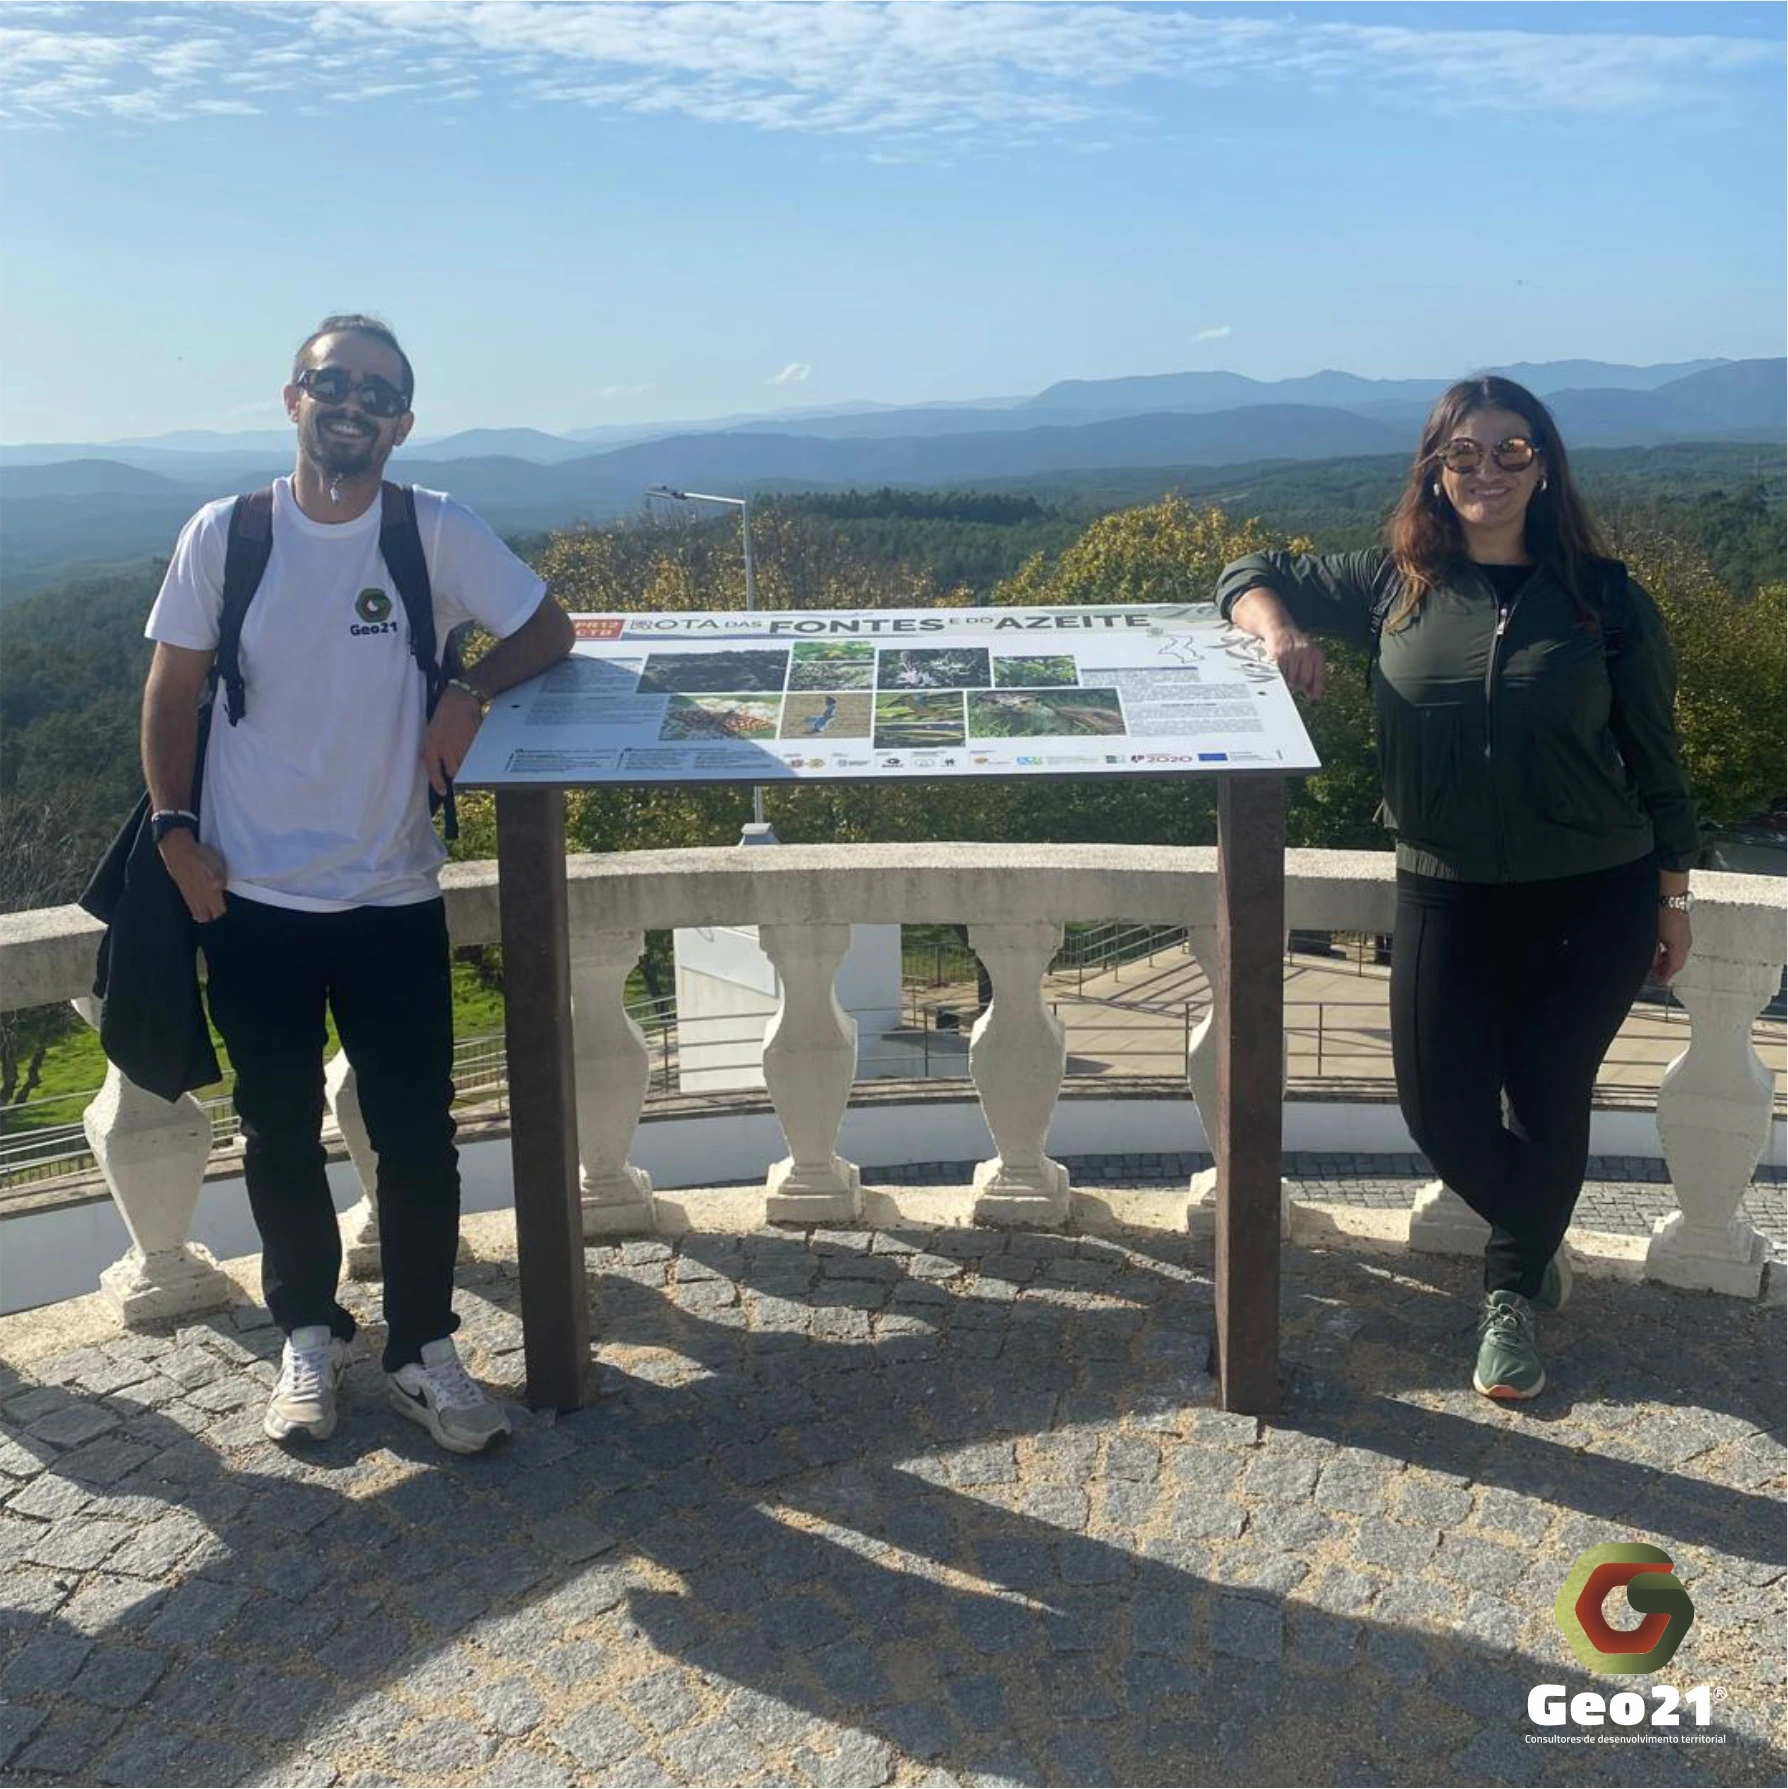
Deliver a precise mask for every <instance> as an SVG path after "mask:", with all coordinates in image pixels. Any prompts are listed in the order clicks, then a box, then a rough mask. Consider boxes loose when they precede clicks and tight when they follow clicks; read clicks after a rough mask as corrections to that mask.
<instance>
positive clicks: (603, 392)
mask: <svg viewBox="0 0 1788 1789" xmlns="http://www.w3.org/2000/svg"><path fill="white" fill-rule="evenodd" d="M651 389H652V388H651V386H650V385H598V386H597V387H596V389H595V390H594V391H586V392H584V393H583V394H582V395H583V396H584V397H587V398H594V399H597V400H599V401H601V402H603V403H613V402H614V401H615V400H616V399H617V398H637V397H643V396H644V395H645V394H646V393H647V392H648V391H650V390H651Z"/></svg>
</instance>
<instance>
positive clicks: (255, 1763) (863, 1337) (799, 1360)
mask: <svg viewBox="0 0 1788 1789" xmlns="http://www.w3.org/2000/svg"><path fill="white" fill-rule="evenodd" d="M488 1222H489V1220H474V1221H472V1222H471V1223H469V1225H468V1228H469V1230H471V1231H472V1232H473V1234H474V1236H475V1238H476V1239H477V1242H478V1246H479V1248H480V1250H481V1251H488V1252H489V1253H490V1254H491V1255H492V1256H493V1257H494V1256H495V1254H496V1253H497V1252H498V1247H499V1243H500V1242H501V1239H500V1238H499V1239H498V1241H496V1242H493V1241H492V1240H491V1238H492V1236H494V1235H495V1232H494V1231H491V1230H482V1229H479V1228H478V1225H479V1224H480V1223H488ZM588 1265H589V1271H590V1279H591V1287H592V1297H593V1305H594V1319H595V1333H596V1335H597V1337H598V1338H599V1339H598V1348H597V1355H598V1358H597V1364H596V1366H595V1368H594V1369H593V1381H592V1389H593V1394H594V1395H593V1397H592V1401H591V1403H590V1405H589V1407H588V1408H586V1409H584V1410H581V1411H578V1412H575V1413H572V1414H568V1415H560V1416H555V1415H553V1414H550V1413H543V1414H539V1415H529V1414H526V1413H521V1414H520V1415H519V1417H518V1429H517V1433H516V1435H515V1437H514V1440H513V1442H512V1443H510V1444H509V1445H508V1446H507V1447H505V1448H503V1449H501V1450H500V1451H498V1452H497V1453H495V1454H493V1455H491V1456H490V1457H487V1458H479V1459H471V1460H462V1459H452V1458H447V1457H443V1456H438V1455H436V1454H435V1453H434V1452H433V1451H432V1449H431V1447H430V1444H429V1442H428V1440H427V1437H426V1436H425V1435H424V1434H423V1433H422V1431H420V1430H419V1429H416V1428H414V1427H413V1426H411V1425H409V1424H407V1423H405V1422H403V1421H402V1419H401V1418H399V1417H398V1416H397V1415H395V1414H394V1413H392V1412H391V1411H390V1410H389V1409H388V1408H387V1407H386V1405H385V1402H384V1396H383V1389H382V1386H381V1383H380V1377H379V1374H378V1373H377V1370H376V1366H375V1364H374V1363H375V1361H376V1353H377V1344H378V1341H379V1336H378V1333H377V1330H376V1326H371V1325H369V1330H368V1333H367V1334H366V1335H365V1337H364V1340H363V1349H364V1351H365V1354H366V1356H367V1358H363V1359H362V1360H361V1361H360V1362H359V1363H358V1364H357V1365H356V1366H355V1367H354V1368H353V1369H352V1371H351V1372H350V1374H349V1377H348V1379H347V1382H346V1385H345V1391H344V1413H343V1423H342V1427H341V1430H340V1431H339V1432H338V1434H337V1435H336V1436H335V1437H334V1438H333V1439H332V1440H331V1441H329V1442H328V1443H326V1444H323V1445H321V1446H318V1447H315V1448H313V1449H311V1450H310V1451H307V1452H302V1453H300V1452H297V1451H294V1452H291V1453H287V1452H284V1451H281V1450H280V1449H277V1448H275V1447H273V1446H272V1445H270V1444H269V1443H267V1442H266V1441H265V1440H264V1439H263V1438H262V1436H261V1433H260V1406H261V1403H262V1400H263V1397H264V1395H265V1389H266V1386H267V1384H268V1382H269V1381H270V1380H271V1377H272V1371H273V1369H272V1366H271V1364H270V1362H271V1359H272V1357H273V1356H274V1355H275V1354H276V1352H277V1347H278V1340H279V1338H278V1336H277V1334H276V1332H275V1331H274V1330H272V1329H271V1328H270V1327H269V1326H268V1324H267V1319H266V1317H265V1315H264V1313H263V1312H261V1311H260V1310H259V1309H257V1308H254V1307H252V1306H248V1305H243V1306H241V1307H239V1308H237V1309H235V1310H233V1311H231V1312H229V1313H226V1314H223V1315H221V1316H217V1317H213V1318H210V1319H208V1320H206V1321H203V1322H196V1323H193V1324H190V1325H188V1326H184V1327H179V1328H175V1329H172V1330H170V1331H169V1332H167V1333H164V1334H159V1335H151V1336H140V1335H139V1336H121V1335H119V1334H118V1333H117V1332H115V1331H112V1330H110V1329H107V1328H106V1327H104V1325H103V1323H101V1322H100V1321H98V1320H97V1319H96V1320H95V1321H93V1322H92V1323H91V1324H89V1326H88V1331H87V1332H86V1333H85V1334H84V1335H83V1337H81V1338H79V1340H80V1342H81V1345H78V1346H72V1347H71V1346H70V1345H69V1341H68V1340H67V1338H66V1337H65V1338H64V1339H62V1340H61V1341H59V1342H58V1343H57V1344H56V1346H58V1347H59V1348H60V1349H61V1350H62V1351H61V1352H59V1353H55V1354H50V1355H47V1357H46V1355H45V1353H44V1351H43V1350H42V1349H40V1348H38V1347H35V1346H34V1345H33V1342H32V1336H31V1330H30V1327H29V1325H28V1324H26V1323H25V1322H24V1320H21V1319H11V1320H8V1324H9V1326H8V1327H6V1328H5V1329H4V1331H0V1334H3V1335H4V1337H5V1338H6V1346H5V1352H6V1354H7V1356H8V1358H9V1360H10V1363H11V1364H9V1365H6V1366H4V1367H0V1413H3V1419H4V1432H3V1436H0V1502H3V1507H0V1777H4V1779H5V1780H6V1781H8V1782H14V1783H21V1784H68V1783H94V1782H98V1783H112V1784H152V1783H219V1784H222V1783H238V1782H242V1783H256V1782H268V1783H294V1784H298V1783H314V1784H332V1783H337V1782H340V1783H345V1784H373V1783H403V1784H417V1783H450V1784H460V1783H490V1784H570V1783H580V1784H584V1783H587V1784H609V1783H613V1784H648V1783H674V1784H724V1783H740V1784H743V1783H775V1784H784V1783H786V1784H814V1785H828V1784H869V1785H879V1784H883V1783H897V1784H921V1783H935V1784H951V1783H974V1784H997V1783H1018V1784H1041V1783H1081V1784H1088V1783H1111V1784H1117V1783H1125V1784H1131V1783H1134V1784H1168V1783H1180V1784H1201V1783H1263V1784H1264V1783H1322V1784H1328V1783H1341V1784H1345V1783H1468V1784H1479V1783H1499V1784H1500V1783H1523V1784H1527V1783H1539V1784H1554V1783H1556V1784H1565V1783H1589V1782H1595V1783H1602V1782H1605V1783H1620V1784H1636V1783H1653V1782H1657V1783H1670V1782H1682V1781H1698V1782H1699V1781H1706V1782H1715V1783H1733V1784H1752V1783H1764V1782H1772V1783H1777V1782H1780V1781H1781V1780H1782V1774H1783V1752H1782V1740H1783V1734H1782V1728H1781V1722H1782V1711H1783V1690H1784V1685H1783V1649H1782V1630H1783V1522H1782V1508H1781V1501H1780V1500H1781V1496H1782V1490H1783V1483H1784V1476H1783V1475H1784V1451H1783V1434H1782V1422H1783V1401H1784V1384H1783V1367H1784V1337H1783V1321H1782V1313H1781V1312H1780V1311H1779V1310H1770V1309H1767V1308H1765V1307H1763V1306H1760V1305H1757V1304H1750V1303H1743V1302H1740V1301H1737V1300H1731V1299H1721V1298H1716V1297H1713V1296H1709V1295H1700V1294H1692V1293H1683V1292H1675V1291H1670V1290H1668V1289H1665V1288H1661V1287H1656V1286H1649V1285H1634V1284H1616V1283H1612V1282H1604V1281H1580V1282H1579V1285H1578V1289H1577V1296H1576V1297H1575V1298H1574V1299H1573V1301H1572V1304H1571V1307H1570V1309H1569V1310H1567V1311H1566V1312H1565V1313H1563V1314H1562V1315H1561V1316H1559V1317H1558V1318H1556V1319H1551V1320H1548V1322H1547V1325H1546V1340H1547V1343H1548V1348H1549V1361H1550V1364H1551V1367H1552V1372H1553V1385H1552V1386H1551V1387H1549V1388H1548V1390H1547V1392H1546V1393H1545V1394H1544V1395H1543V1396H1542V1397H1541V1398H1540V1399H1539V1400H1537V1401H1536V1403H1534V1404H1533V1405H1531V1406H1526V1407H1520V1408H1506V1407H1503V1406H1500V1405H1494V1404H1491V1403H1489V1402H1487V1401H1486V1400H1483V1399H1480V1398H1477V1397H1475V1396H1474V1395H1473V1394H1472V1393H1471V1392H1470V1391H1469V1390H1467V1389H1466V1388H1465V1378H1466V1374H1467V1371H1468V1362H1469V1359H1470V1352H1471V1345H1472V1336H1471V1327H1470V1326H1471V1318H1472V1315H1473V1307H1472V1300H1471V1297H1470V1286H1471V1282H1472V1280H1473V1277H1474V1272H1475V1270H1474V1268H1473V1267H1472V1266H1471V1264H1469V1263H1465V1262H1457V1261H1451V1260H1442V1259H1436V1258H1432V1257H1416V1256H1409V1255H1406V1254H1396V1255H1390V1254H1371V1253H1366V1252H1360V1253H1343V1252H1335V1251H1312V1250H1305V1249H1296V1248H1293V1249H1289V1250H1288V1251H1287V1254H1286V1261H1285V1281H1284V1298H1283V1317H1284V1333H1285V1357H1286V1361H1287V1365H1288V1369H1289V1388H1288V1399H1287V1405H1286V1409H1285V1412H1284V1414H1283V1415H1282V1416H1280V1417H1278V1418H1276V1419H1274V1420H1272V1421H1268V1422H1264V1423H1260V1422H1256V1421H1255V1420H1253V1419H1251V1418H1246V1417H1240V1416H1233V1415H1228V1414H1225V1413H1222V1412H1220V1411H1218V1410H1216V1409H1215V1408H1214V1407H1213V1403H1212V1398H1213V1390H1214V1388H1213V1384H1212V1381H1211V1378H1210V1376H1209V1370H1208V1369H1209V1363H1210V1347H1211V1287H1210V1280H1209V1255H1208V1246H1207V1245H1204V1244H1202V1243H1199V1242H1196V1241H1193V1240H1191V1239H1189V1238H1187V1237H1185V1236H1183V1235H1177V1234H1171V1233H1167V1232H1161V1231H1155V1232H1146V1233H1145V1232H1142V1231H1136V1230H1131V1231H1123V1232H1119V1233H1115V1234H1111V1235H1104V1236H1075V1235H1056V1234H1049V1235H1037V1234H1029V1233H1025V1232H1013V1233H1004V1232H989V1231H979V1230H966V1229H939V1230H927V1229H916V1228H915V1229H911V1230H897V1231H879V1232H874V1233H870V1232H855V1233H827V1232H813V1233H811V1234H805V1235H804V1234H802V1233H800V1232H792V1233H790V1232H775V1233H771V1232H763V1231H754V1232H751V1233H749V1234H745V1235H714V1234H696V1235H691V1236H687V1237H684V1238H682V1239H681V1240H680V1241H679V1242H678V1243H676V1244H674V1245H672V1244H666V1243H663V1242H633V1243H628V1244H626V1245H624V1246H621V1247H617V1248H604V1249H596V1250H591V1251H590V1252H589V1255H588ZM461 1282H462V1285H461V1292H460V1297H459V1307H460V1309H461V1311H462V1313H463V1316H464V1319H465V1324H464V1328H463V1330H462V1332H461V1336H462V1341H463V1342H464V1343H465V1344H466V1351H467V1357H468V1359H469V1361H470V1363H471V1365H472V1366H473V1368H474V1370H475V1371H477V1372H478V1373H479V1374H480V1375H481V1376H482V1377H483V1378H484V1379H485V1380H486V1381H487V1382H488V1383H490V1384H492V1385H493V1386H495V1387H498V1388H500V1389H502V1390H503V1391H505V1392H506V1393H508V1394H511V1395H513V1393H514V1392H515V1391H516V1389H517V1388H518V1386H519V1383H520V1380H521V1374H522V1355H521V1352H520V1350H521V1336H520V1330H519V1324H518V1321H517V1318H516V1315H515V1309H516V1277H515V1272H514V1269H513V1266H512V1265H511V1264H510V1263H509V1262H508V1261H506V1260H497V1259H494V1258H493V1259H490V1260H483V1261H475V1262H473V1263H471V1264H469V1265H467V1266H464V1267H462V1269H461ZM350 1296H351V1297H353V1298H355V1299H358V1300H360V1302H361V1306H362V1308H366V1309H370V1307H371V1305H372V1304H373V1302H374V1299H373V1298H369V1296H368V1295H367V1294H365V1293H363V1292H361V1291H359V1290H355V1291H354V1292H352V1293H351V1295H350ZM1634 1539H1640V1540H1647V1541H1651V1542H1654V1543H1655V1544H1657V1545H1659V1546H1662V1547H1664V1548H1665V1549H1666V1550H1667V1551H1668V1552H1669V1554H1670V1556H1671V1558H1672V1560H1673V1561H1675V1563H1676V1569H1677V1570H1678V1572H1679V1574H1680V1576H1681V1578H1682V1580H1683V1582H1684V1584H1685V1585H1686V1587H1687V1588H1688V1589H1689V1591H1690V1593H1691V1595H1692V1596H1693V1598H1694V1602H1695V1607H1696V1620H1695V1623H1694V1626H1693V1628H1692V1629H1691V1630H1690V1632H1689V1635H1688V1638H1687V1640H1686V1641H1685V1643H1684V1644H1683V1647H1682V1649H1681V1651H1680V1652H1679V1653H1678V1654H1677V1657H1676V1659H1675V1661H1674V1662H1673V1663H1672V1664H1671V1665H1670V1666H1669V1667H1668V1668H1667V1670H1666V1671H1665V1673H1664V1674H1663V1680H1664V1681H1666V1682H1668V1683H1670V1684H1672V1685H1675V1686H1676V1687H1678V1688H1679V1689H1682V1690H1687V1689H1689V1688H1690V1687H1692V1686H1693V1685H1696V1684H1701V1683H1706V1684H1709V1685H1710V1686H1711V1687H1712V1692H1713V1712H1714V1721H1713V1725H1712V1727H1710V1728H1708V1729H1705V1730H1703V1731H1704V1732H1705V1733H1706V1734H1708V1735H1711V1736H1713V1737H1715V1738H1718V1739H1720V1740H1722V1741H1723V1743H1720V1744H1717V1745H1698V1746H1696V1747H1695V1749H1694V1750H1693V1752H1692V1753H1691V1755H1689V1756H1687V1757H1685V1756H1684V1755H1683V1753H1682V1752H1680V1751H1678V1750H1676V1749H1674V1748H1667V1747H1664V1746H1642V1745H1636V1744H1621V1745H1612V1744H1596V1745H1571V1746H1563V1745H1536V1744H1529V1743H1527V1739H1528V1735H1529V1734H1530V1733H1533V1732H1535V1731H1536V1730H1535V1729H1533V1728H1532V1727H1531V1726H1530V1725H1529V1723H1528V1721H1527V1718H1526V1714H1525V1709H1526V1701H1527V1695H1528V1691H1529V1689H1530V1687H1531V1686H1533V1685H1534V1684H1536V1683H1541V1682H1552V1683H1559V1684H1563V1685H1565V1686H1567V1687H1568V1688H1569V1690H1571V1691H1572V1692H1573V1693H1574V1692H1576V1691H1579V1690H1583V1689H1586V1688H1593V1689H1597V1690H1600V1691H1603V1692H1607V1691H1609V1690H1611V1689H1620V1688H1624V1687H1628V1680H1625V1679H1612V1680H1611V1679H1608V1678H1605V1677H1604V1678H1591V1677H1589V1676H1587V1675H1586V1674H1585V1673H1584V1672H1583V1671H1582V1670H1581V1669H1580V1668H1579V1667H1578V1666H1577V1665H1576V1664H1575V1663H1574V1661H1573V1660H1572V1659H1571V1657H1570V1655H1569V1653H1568V1651H1567V1649H1566V1647H1565V1645H1564V1642H1563V1640H1562V1639H1561V1637H1560V1635H1559V1633H1558V1631H1557V1628H1556V1625H1555V1623H1554V1619H1553V1615H1552V1606H1553V1602H1554V1598H1555V1596H1556V1594H1557V1591H1558V1589H1559V1586H1560V1584H1561V1583H1562V1581H1563V1579H1564V1576H1565V1573H1566V1571H1567V1569H1568V1568H1569V1566H1570V1564H1571V1562H1572V1561H1573V1560H1574V1559H1575V1557H1576V1556H1577V1554H1578V1553H1579V1552H1580V1551H1581V1550H1582V1549H1583V1548H1584V1547H1586V1546H1589V1545H1591V1544H1594V1543H1598V1542H1604V1541H1624V1540H1634ZM1611 1612H1612V1611H1611ZM1638 1687H1642V1688H1647V1687H1649V1685H1648V1684H1640V1685H1639V1686H1638ZM1683 1719H1684V1721H1685V1723H1688V1719H1689V1717H1688V1716H1687V1715H1686V1714H1685V1715H1684V1717H1683ZM1605 1731H1606V1732H1607V1733H1609V1734H1611V1735H1618V1734H1619V1733H1620V1732H1621V1731H1623V1730H1619V1729H1607V1730H1605ZM1678 1732H1679V1733H1683V1734H1685V1735H1687V1736H1694V1735H1695V1734H1696V1733H1697V1730H1696V1729H1695V1728H1694V1727H1693V1726H1692V1725H1689V1724H1685V1727H1684V1728H1681V1729H1678Z"/></svg>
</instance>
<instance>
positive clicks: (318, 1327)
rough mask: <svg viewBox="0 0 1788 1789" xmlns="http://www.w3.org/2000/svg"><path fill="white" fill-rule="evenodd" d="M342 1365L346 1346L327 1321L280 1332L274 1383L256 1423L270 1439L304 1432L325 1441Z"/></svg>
mask: <svg viewBox="0 0 1788 1789" xmlns="http://www.w3.org/2000/svg"><path fill="white" fill-rule="evenodd" d="M347 1364H348V1345H347V1343H346V1342H344V1341H343V1340H342V1339H341V1338H340V1337H339V1336H338V1335H335V1334H334V1333H332V1332H331V1330H330V1329H329V1327H328V1325H327V1324H323V1323H307V1324H305V1325H303V1326H302V1327H301V1328H299V1329H295V1330H293V1331H292V1333H291V1334H290V1335H289V1336H287V1337H286V1346H285V1352H284V1354H283V1355H282V1356H281V1357H280V1363H279V1383H278V1384H277V1385H275V1386H274V1388H273V1396H272V1397H271V1398H269V1399H268V1401H267V1414H266V1415H265V1416H264V1417H263V1418H262V1419H261V1428H262V1430H263V1431H264V1432H265V1433H266V1435H267V1438H268V1439H269V1440H271V1441H286V1440H289V1439H290V1438H291V1437H292V1436H294V1435H308V1436H309V1437H310V1438H311V1440H312V1441H327V1440H328V1439H329V1437H330V1436H331V1435H333V1434H334V1433H335V1388H336V1387H337V1386H338V1385H340V1384H341V1376H342V1373H343V1371H344V1370H345V1369H346V1367H347Z"/></svg>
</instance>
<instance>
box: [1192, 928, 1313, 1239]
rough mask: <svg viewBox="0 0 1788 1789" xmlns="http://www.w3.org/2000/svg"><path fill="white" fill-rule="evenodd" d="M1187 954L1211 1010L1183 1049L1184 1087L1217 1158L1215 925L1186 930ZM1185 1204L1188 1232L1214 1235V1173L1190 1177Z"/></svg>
mask: <svg viewBox="0 0 1788 1789" xmlns="http://www.w3.org/2000/svg"><path fill="white" fill-rule="evenodd" d="M1186 948H1187V952H1188V954H1189V955H1190V956H1192V957H1193V958H1194V959H1195V960H1196V961H1197V963H1198V965H1199V967H1200V968H1201V969H1203V971H1204V979H1205V981H1206V983H1207V984H1208V986H1209V988H1210V992H1211V1001H1210V1005H1209V1006H1207V1007H1206V1008H1205V1011H1204V1017H1203V1018H1202V1019H1200V1020H1199V1021H1198V1023H1197V1025H1196V1026H1194V1027H1193V1030H1192V1041H1191V1043H1190V1044H1189V1045H1188V1046H1187V1049H1186V1084H1187V1086H1188V1087H1190V1088H1191V1090H1192V1103H1193V1104H1194V1105H1196V1106H1197V1107H1198V1116H1199V1119H1200V1120H1201V1121H1202V1123H1203V1125H1204V1136H1205V1142H1206V1144H1207V1145H1208V1146H1209V1148H1210V1151H1211V1153H1212V1154H1213V1155H1215V1154H1216V1153H1217V1135H1216V1113H1217V928H1216V926H1215V925H1214V924H1213V925H1197V926H1187V928H1186ZM1290 1056H1291V1046H1290V1042H1289V1039H1288V1040H1287V1042H1286V1046H1285V1061H1286V1067H1285V1071H1284V1072H1285V1074H1286V1075H1287V1076H1289V1074H1290ZM1186 1190H1187V1199H1186V1227H1187V1228H1188V1229H1189V1230H1196V1231H1199V1232H1208V1231H1212V1230H1214V1229H1215V1227H1216V1222H1217V1170H1216V1169H1215V1168H1214V1167H1213V1168H1200V1169H1199V1170H1198V1172H1197V1173H1196V1174H1194V1175H1193V1176H1192V1180H1191V1184H1190V1185H1189V1186H1188V1188H1187V1189H1186ZM1291 1194H1292V1187H1291V1182H1290V1181H1289V1180H1281V1181H1280V1182H1279V1227H1280V1229H1281V1230H1282V1231H1283V1233H1284V1234H1285V1235H1287V1236H1289V1235H1290V1234H1291V1205H1292V1199H1291Z"/></svg>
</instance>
